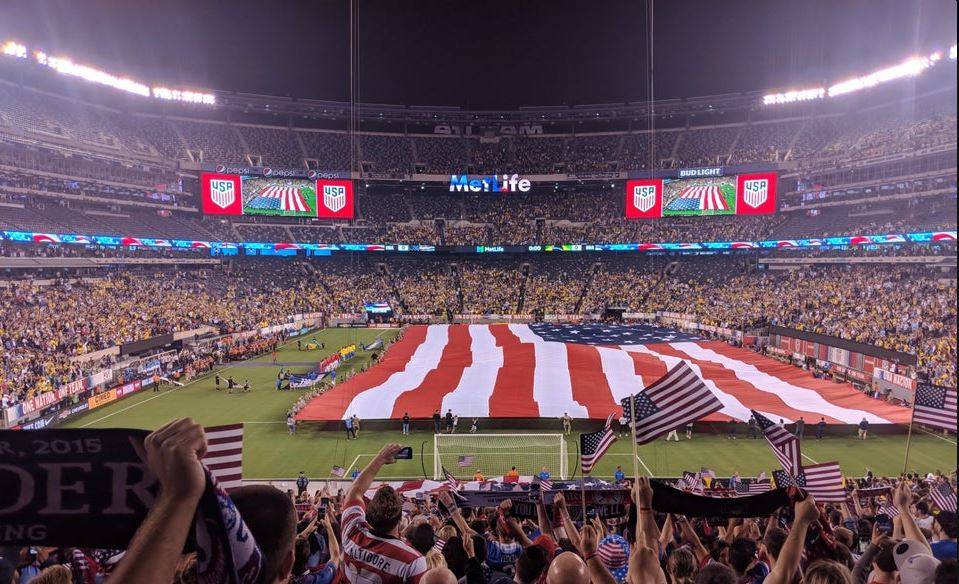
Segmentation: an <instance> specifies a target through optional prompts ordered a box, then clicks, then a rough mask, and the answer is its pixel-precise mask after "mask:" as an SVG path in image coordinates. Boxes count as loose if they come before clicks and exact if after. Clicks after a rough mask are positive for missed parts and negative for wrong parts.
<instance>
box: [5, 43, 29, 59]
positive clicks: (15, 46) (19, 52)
mask: <svg viewBox="0 0 959 584" xmlns="http://www.w3.org/2000/svg"><path fill="white" fill-rule="evenodd" d="M0 53H3V54H4V55H6V56H8V57H16V58H17V59H26V58H27V47H25V46H23V45H21V44H20V43H18V42H16V41H7V42H5V43H3V46H2V47H0Z"/></svg>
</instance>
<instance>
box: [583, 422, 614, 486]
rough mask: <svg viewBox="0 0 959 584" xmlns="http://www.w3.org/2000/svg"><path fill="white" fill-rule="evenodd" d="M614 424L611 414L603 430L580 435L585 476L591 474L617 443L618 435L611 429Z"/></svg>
mask: <svg viewBox="0 0 959 584" xmlns="http://www.w3.org/2000/svg"><path fill="white" fill-rule="evenodd" d="M612 423H613V414H610V415H609V417H608V418H606V425H605V426H604V427H603V429H602V430H597V431H596V432H590V433H589V434H580V435H579V451H580V453H581V454H580V463H581V466H582V469H583V473H584V474H586V473H589V472H591V471H592V470H593V467H594V466H596V463H597V462H599V459H600V458H602V457H603V455H604V454H606V451H607V450H609V447H610V446H612V445H613V442H616V434H615V433H614V432H613V429H612V428H611V425H612Z"/></svg>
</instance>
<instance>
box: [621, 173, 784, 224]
mask: <svg viewBox="0 0 959 584" xmlns="http://www.w3.org/2000/svg"><path fill="white" fill-rule="evenodd" d="M704 170H710V169H704ZM716 170H717V173H716V174H718V171H719V169H716ZM776 179H777V175H776V173H775V172H761V173H750V174H734V175H721V174H719V175H718V176H717V175H712V176H698V177H694V178H650V179H638V180H630V181H626V218H627V219H658V218H661V217H686V216H693V215H694V216H706V215H765V214H769V213H775V212H776Z"/></svg>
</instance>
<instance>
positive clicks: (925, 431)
mask: <svg viewBox="0 0 959 584" xmlns="http://www.w3.org/2000/svg"><path fill="white" fill-rule="evenodd" d="M916 430H919V431H920V432H922V433H923V434H928V435H930V436H932V437H933V438H938V439H940V440H942V441H943V442H948V443H949V444H952V445H953V446H955V445H956V443H955V442H954V441H952V440H950V439H948V438H946V437H945V436H940V435H939V434H936V433H935V432H930V431H929V430H926V429H925V428H919V427H916Z"/></svg>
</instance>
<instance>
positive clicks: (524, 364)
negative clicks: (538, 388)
mask: <svg viewBox="0 0 959 584" xmlns="http://www.w3.org/2000/svg"><path fill="white" fill-rule="evenodd" d="M489 329H490V332H491V333H492V334H493V338H494V339H496V346H498V347H502V349H503V366H502V367H501V368H500V370H499V373H497V374H496V383H495V384H494V385H493V394H492V395H491V396H490V398H489V415H490V417H493V418H535V417H539V405H537V404H536V401H535V400H534V399H533V372H534V370H535V369H536V352H535V349H534V347H533V344H532V343H522V342H520V340H519V338H518V337H517V336H516V335H515V334H513V332H512V331H511V330H509V327H507V326H505V325H495V324H494V325H489Z"/></svg>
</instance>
